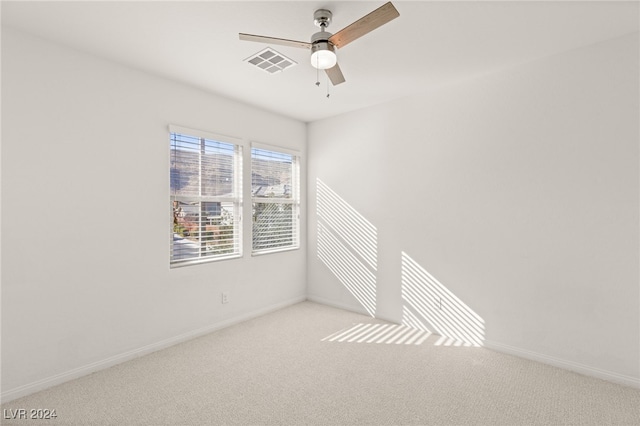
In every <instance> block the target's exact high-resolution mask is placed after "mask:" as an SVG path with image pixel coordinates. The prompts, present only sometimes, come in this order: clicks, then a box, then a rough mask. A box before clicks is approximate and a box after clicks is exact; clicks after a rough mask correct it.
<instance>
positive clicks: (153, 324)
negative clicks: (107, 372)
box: [2, 28, 306, 401]
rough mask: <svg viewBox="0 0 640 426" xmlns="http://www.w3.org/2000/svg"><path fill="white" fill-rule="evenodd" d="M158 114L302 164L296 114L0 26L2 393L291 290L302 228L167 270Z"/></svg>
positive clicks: (158, 342) (165, 152) (162, 136)
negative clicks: (273, 246)
mask: <svg viewBox="0 0 640 426" xmlns="http://www.w3.org/2000/svg"><path fill="white" fill-rule="evenodd" d="M185 66H188V64H185ZM170 123H172V124H176V125H180V126H185V127H190V128H195V129H201V130H205V131H209V132H215V133H220V134H225V135H229V136H234V137H239V138H246V139H248V140H255V141H260V142H262V143H266V144H271V145H277V146H283V147H287V148H291V149H295V150H299V151H301V153H302V156H303V170H304V166H305V164H304V161H305V157H306V152H305V150H306V126H305V124H304V123H301V122H298V121H295V120H291V119H288V118H284V117H281V116H278V115H274V114H271V113H268V112H264V111H261V110H258V109H255V108H251V107H249V106H245V105H243V104H239V103H236V102H233V101H229V100H227V99H223V98H220V97H216V96H213V95H209V94H205V93H203V92H202V91H199V90H196V89H194V88H190V87H187V86H182V85H179V84H176V83H173V82H170V81H167V80H163V79H161V78H157V77H153V76H150V75H147V74H144V73H142V72H138V71H135V70H131V69H128V68H125V67H123V66H120V65H117V64H114V63H111V62H108V61H104V60H101V59H98V58H96V57H93V56H91V55H88V54H84V53H80V52H76V51H73V50H69V49H67V48H66V47H62V46H59V45H55V44H51V43H49V42H46V41H43V40H41V39H37V38H34V37H31V36H28V35H26V34H23V33H20V32H17V31H13V30H10V29H7V28H3V31H2V209H3V210H2V253H3V259H2V391H3V399H4V400H5V401H6V400H7V399H11V398H14V397H16V396H20V395H23V394H26V393H29V392H33V391H35V390H38V389H40V388H43V387H47V386H50V385H52V384H55V383H58V382H60V381H64V380H67V379H70V378H73V377H75V376H78V375H82V374H86V373H88V372H90V371H92V370H93V369H96V368H102V367H105V366H107V365H109V364H112V363H115V362H118V361H122V360H124V359H126V358H127V357H131V356H133V355H135V354H137V353H143V352H145V351H148V350H152V349H157V348H158V347H161V346H163V345H165V344H169V343H172V342H175V341H177V340H180V339H183V338H186V337H188V336H192V335H196V334H198V333H202V332H204V331H206V330H211V329H214V328H215V327H219V326H222V325H225V324H229V323H230V322H233V321H237V320H239V319H242V318H246V317H248V316H251V315H255V314H258V313H261V312H264V311H266V310H269V309H273V308H276V307H280V306H283V305H286V304H289V303H293V302H295V301H300V300H304V298H305V292H306V288H305V279H306V275H305V262H306V241H305V235H304V233H303V236H302V241H301V242H302V247H303V248H302V249H300V250H297V251H292V252H285V253H278V254H272V255H265V256H258V257H252V256H251V254H250V252H251V248H250V245H248V244H245V255H244V257H243V258H242V259H237V260H230V261H222V262H216V263H209V264H203V265H197V266H190V267H184V268H177V269H169V229H170V228H169V227H170V222H169V221H170V213H169V188H168V186H169V185H168V182H169V162H168V161H169V144H168V133H167V126H168V124H170ZM247 152H248V151H247ZM245 169H246V171H247V173H250V172H249V168H248V167H245ZM302 184H303V186H304V185H306V181H303V182H302ZM245 187H247V188H248V187H249V185H245ZM248 190H249V191H250V188H248ZM249 194H250V192H249ZM245 197H246V194H245ZM302 204H303V209H304V205H305V199H304V198H303V200H302ZM245 208H246V209H248V210H246V211H245V215H244V217H251V216H250V209H251V204H250V203H248V202H245ZM247 211H248V214H247ZM303 213H304V211H303ZM302 217H303V218H304V217H305V215H304V214H303V215H302ZM246 225H249V226H250V224H246ZM302 225H303V229H305V228H306V223H304V222H303V224H302ZM249 229H250V228H249ZM249 229H247V227H246V226H245V231H246V234H245V242H246V241H248V242H250V241H251V240H250V233H249V232H248V231H249ZM222 291H229V294H230V302H229V303H228V304H225V305H222V304H221V303H220V293H221V292H222Z"/></svg>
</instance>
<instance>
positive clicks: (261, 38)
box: [239, 33, 311, 49]
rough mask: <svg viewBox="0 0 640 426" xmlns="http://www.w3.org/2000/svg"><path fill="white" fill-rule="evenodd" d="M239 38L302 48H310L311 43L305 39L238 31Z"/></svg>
mask: <svg viewBox="0 0 640 426" xmlns="http://www.w3.org/2000/svg"><path fill="white" fill-rule="evenodd" d="M239 35H240V40H245V41H257V42H259V43H271V44H279V45H281V46H289V47H300V48H302V49H311V43H307V42H306V41H297V40H287V39H285V38H275V37H265V36H259V35H253V34H244V33H240V34H239Z"/></svg>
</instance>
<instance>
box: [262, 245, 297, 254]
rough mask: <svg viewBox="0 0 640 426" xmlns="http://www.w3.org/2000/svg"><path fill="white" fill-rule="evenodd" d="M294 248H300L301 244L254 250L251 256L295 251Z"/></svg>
mask: <svg viewBox="0 0 640 426" xmlns="http://www.w3.org/2000/svg"><path fill="white" fill-rule="evenodd" d="M294 250H300V246H296V247H283V248H277V249H273V250H261V251H254V252H252V253H251V256H264V255H266V254H274V253H282V252H285V251H294Z"/></svg>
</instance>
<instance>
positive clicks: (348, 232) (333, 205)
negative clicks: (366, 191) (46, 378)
mask: <svg viewBox="0 0 640 426" xmlns="http://www.w3.org/2000/svg"><path fill="white" fill-rule="evenodd" d="M317 184H318V212H317V213H318V217H319V218H320V219H322V220H323V222H324V223H325V225H326V226H327V228H329V229H331V230H332V231H333V232H335V233H336V235H339V236H340V238H341V239H342V240H343V241H344V242H345V244H346V245H347V246H348V247H350V248H351V249H352V250H353V251H354V253H356V254H358V256H360V257H361V258H362V260H364V261H365V262H366V263H367V264H368V265H369V266H371V268H373V270H374V271H375V270H376V268H377V257H378V236H377V231H376V227H375V226H373V225H372V224H371V222H369V221H368V220H367V219H365V218H364V216H362V215H361V214H360V213H358V211H357V210H356V209H354V208H353V207H351V206H350V205H349V204H348V203H347V202H346V201H345V200H343V199H342V198H341V197H340V196H339V195H338V194H336V193H335V192H334V191H332V190H331V188H329V187H328V186H327V185H326V184H325V183H324V182H322V181H321V180H320V179H318V180H317Z"/></svg>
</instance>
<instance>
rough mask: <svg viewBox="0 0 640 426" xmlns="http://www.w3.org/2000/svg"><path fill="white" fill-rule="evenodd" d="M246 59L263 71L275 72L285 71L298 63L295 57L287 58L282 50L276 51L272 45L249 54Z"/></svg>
mask: <svg viewBox="0 0 640 426" xmlns="http://www.w3.org/2000/svg"><path fill="white" fill-rule="evenodd" d="M245 61H247V62H249V63H250V64H251V65H255V66H256V67H258V68H260V69H261V70H263V71H266V72H268V73H269V74H273V73H275V72H278V71H284V70H285V69H287V68H290V67H292V66H294V65H296V64H297V62H296V61H294V60H293V59H290V58H287V57H286V56H284V55H283V54H282V53H280V52H276V51H275V50H273V49H272V48H270V47H267V48H266V49H264V50H261V51H260V52H258V53H256V54H255V55H251V56H249V57H248V58H247V59H245Z"/></svg>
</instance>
